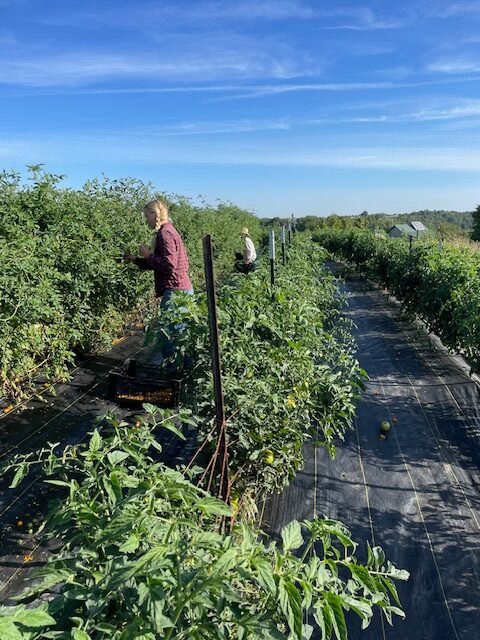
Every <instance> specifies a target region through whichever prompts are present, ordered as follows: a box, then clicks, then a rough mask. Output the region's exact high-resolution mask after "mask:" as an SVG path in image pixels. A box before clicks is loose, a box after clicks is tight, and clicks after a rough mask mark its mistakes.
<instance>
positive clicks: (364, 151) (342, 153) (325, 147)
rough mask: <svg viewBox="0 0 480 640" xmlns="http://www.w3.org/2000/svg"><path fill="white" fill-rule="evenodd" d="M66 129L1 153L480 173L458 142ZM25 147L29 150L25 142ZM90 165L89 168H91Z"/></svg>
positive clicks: (7, 145)
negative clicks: (340, 141) (266, 139)
mask: <svg viewBox="0 0 480 640" xmlns="http://www.w3.org/2000/svg"><path fill="white" fill-rule="evenodd" d="M133 133H134V132H125V133H124V134H123V135H122V134H120V133H117V134H114V135H113V134H112V135H109V134H105V133H103V134H99V135H84V136H80V135H65V134H61V135H60V134H50V135H43V136H42V137H35V136H29V138H28V140H26V139H14V140H6V141H5V142H4V144H3V148H4V149H6V150H7V153H6V154H5V157H7V156H8V159H9V160H10V161H11V160H15V159H18V161H20V162H21V163H22V164H24V163H25V162H54V163H55V164H58V163H59V162H60V163H62V162H63V161H64V159H65V154H66V150H67V149H68V155H69V157H70V156H71V155H72V154H73V155H74V156H75V158H76V159H77V162H86V163H88V164H89V166H91V165H92V149H95V150H96V153H95V163H96V166H102V165H104V164H105V163H109V164H110V165H111V164H112V163H113V164H115V163H118V162H119V161H120V160H121V159H122V158H125V157H128V158H129V161H130V162H131V161H135V162H140V163H142V164H144V165H152V166H153V165H154V166H156V167H158V165H159V164H161V163H162V162H163V163H168V164H169V165H171V164H172V163H179V164H185V163H188V164H198V165H202V164H203V165H207V164H209V165H222V166H224V165H227V164H228V165H232V166H235V165H237V166H252V167H255V166H269V167H281V166H283V167H330V168H349V169H362V170H364V169H383V170H417V171H428V172H432V171H453V172H461V171H464V172H473V173H476V174H478V173H480V151H478V150H477V151H475V150H472V149H465V148H460V147H448V146H445V147H442V146H437V147H434V148H432V147H424V146H414V145H413V146H412V145H410V146H404V145H400V144H397V145H395V144H394V143H392V144H389V145H382V146H375V145H373V146H361V145H359V146H356V147H354V146H350V147H349V146H342V147H339V146H338V145H336V144H329V143H326V142H325V141H323V140H315V139H311V140H310V143H309V144H308V145H306V144H305V140H304V139H303V138H302V139H300V140H295V139H293V140H292V139H288V140H287V139H285V140H284V141H278V140H277V141H275V142H274V143H264V144H261V145H259V144H258V140H256V139H255V140H248V141H245V142H243V143H242V142H239V141H229V142H228V144H225V143H224V142H223V141H222V140H221V139H218V140H217V139H215V140H216V143H214V141H213V140H210V139H208V138H207V137H202V138H201V139H197V143H196V144H192V142H191V141H190V140H188V139H187V138H186V139H185V140H184V141H183V142H181V141H180V139H176V140H175V142H174V143H172V142H169V140H170V141H171V138H168V137H165V138H164V139H163V141H162V139H161V138H158V139H157V144H155V145H152V144H151V138H149V137H148V136H147V135H145V134H144V135H140V134H139V135H137V136H135V135H133ZM158 144H162V145H163V146H162V148H163V149H164V151H165V153H164V154H163V156H162V155H161V156H159V154H158ZM27 147H28V152H26V151H25V148H27ZM0 150H1V149H0ZM92 170H93V169H92Z"/></svg>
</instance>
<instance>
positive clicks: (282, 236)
mask: <svg viewBox="0 0 480 640" xmlns="http://www.w3.org/2000/svg"><path fill="white" fill-rule="evenodd" d="M281 240H282V264H283V265H285V225H282V232H281Z"/></svg>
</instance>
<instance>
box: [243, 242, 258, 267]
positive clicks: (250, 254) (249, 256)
mask: <svg viewBox="0 0 480 640" xmlns="http://www.w3.org/2000/svg"><path fill="white" fill-rule="evenodd" d="M256 259H257V252H256V251H255V245H254V244H253V242H252V239H251V238H249V237H248V236H245V248H244V250H243V261H244V262H245V264H250V263H252V262H255V260H256Z"/></svg>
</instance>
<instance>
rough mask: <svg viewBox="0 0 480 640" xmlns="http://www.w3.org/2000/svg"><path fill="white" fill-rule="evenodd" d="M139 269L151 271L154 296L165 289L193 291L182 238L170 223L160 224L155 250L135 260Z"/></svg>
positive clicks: (159, 295)
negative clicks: (153, 280) (146, 256)
mask: <svg viewBox="0 0 480 640" xmlns="http://www.w3.org/2000/svg"><path fill="white" fill-rule="evenodd" d="M135 264H137V265H138V266H139V267H140V269H153V275H154V278H155V295H156V296H157V298H159V297H161V296H162V295H163V292H164V291H165V289H182V290H185V291H188V290H190V289H193V287H192V283H191V282H190V278H189V276H188V256H187V252H186V250H185V245H184V244H183V240H182V237H181V236H180V234H179V233H178V231H177V230H176V229H175V227H174V226H173V224H171V222H166V223H165V224H162V226H161V227H160V229H159V231H158V232H157V237H156V239H155V248H154V250H153V253H151V254H150V256H149V257H148V258H135Z"/></svg>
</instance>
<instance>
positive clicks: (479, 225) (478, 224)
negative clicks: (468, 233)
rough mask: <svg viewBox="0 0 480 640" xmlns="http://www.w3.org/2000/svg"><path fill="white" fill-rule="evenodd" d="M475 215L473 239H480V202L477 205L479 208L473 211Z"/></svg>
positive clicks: (473, 215)
mask: <svg viewBox="0 0 480 640" xmlns="http://www.w3.org/2000/svg"><path fill="white" fill-rule="evenodd" d="M472 217H473V232H472V240H477V241H478V240H480V204H479V205H477V208H476V209H475V211H474V212H473V213H472Z"/></svg>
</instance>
